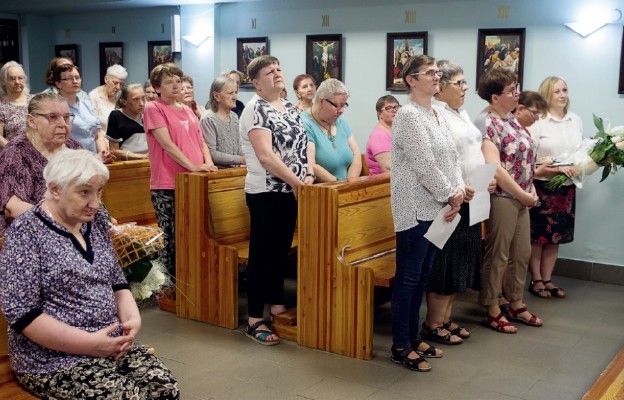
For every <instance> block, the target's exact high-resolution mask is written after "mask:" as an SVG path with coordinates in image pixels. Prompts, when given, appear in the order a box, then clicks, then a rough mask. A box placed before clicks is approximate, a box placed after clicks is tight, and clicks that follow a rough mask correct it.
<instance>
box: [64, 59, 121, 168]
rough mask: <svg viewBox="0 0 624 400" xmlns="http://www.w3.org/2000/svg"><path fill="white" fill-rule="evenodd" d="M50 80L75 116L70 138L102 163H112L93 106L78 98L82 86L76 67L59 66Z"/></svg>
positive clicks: (106, 142) (68, 65)
mask: <svg viewBox="0 0 624 400" xmlns="http://www.w3.org/2000/svg"><path fill="white" fill-rule="evenodd" d="M52 79H53V80H54V85H55V86H56V89H57V90H58V92H59V94H60V95H61V96H62V97H63V98H64V99H65V100H66V101H67V105H68V106H69V110H70V111H71V113H72V114H74V115H75V117H74V120H73V122H72V126H71V137H72V138H73V139H75V140H76V141H77V142H78V143H80V144H81V145H82V147H83V148H84V149H85V150H89V151H90V152H92V153H96V154H98V156H99V157H100V158H101V159H102V161H104V162H112V161H114V160H115V156H114V155H112V154H111V153H110V151H109V150H108V141H107V140H106V138H105V137H104V132H102V129H101V126H100V121H99V119H98V116H97V114H96V113H95V110H94V109H93V106H92V105H91V103H90V102H88V101H85V100H83V99H81V98H80V97H79V96H78V93H79V92H80V87H81V85H82V78H81V77H80V70H79V69H78V67H76V66H75V65H71V64H63V65H59V66H58V67H56V68H54V72H53V73H52Z"/></svg>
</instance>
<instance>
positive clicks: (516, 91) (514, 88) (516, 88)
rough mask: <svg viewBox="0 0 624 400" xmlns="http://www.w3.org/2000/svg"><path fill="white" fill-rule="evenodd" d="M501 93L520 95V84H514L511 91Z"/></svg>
mask: <svg viewBox="0 0 624 400" xmlns="http://www.w3.org/2000/svg"><path fill="white" fill-rule="evenodd" d="M500 94H510V95H512V96H513V97H516V96H519V95H520V84H519V83H516V86H514V87H513V89H511V92H501V93H500Z"/></svg>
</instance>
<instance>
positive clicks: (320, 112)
mask: <svg viewBox="0 0 624 400" xmlns="http://www.w3.org/2000/svg"><path fill="white" fill-rule="evenodd" d="M348 98H349V90H347V87H346V86H345V85H344V83H342V82H340V81H339V80H338V79H333V78H331V79H327V80H324V81H323V82H322V83H321V84H320V85H319V87H318V89H317V90H316V94H315V95H314V100H312V107H310V108H309V109H307V110H306V111H304V112H303V113H301V120H302V121H303V126H304V128H305V130H306V133H307V134H308V138H309V139H310V143H309V144H308V146H309V147H308V149H309V153H310V157H311V158H312V159H313V160H314V162H315V165H314V175H316V177H315V180H316V182H334V181H341V180H344V179H347V178H354V177H358V176H360V173H361V172H362V157H361V155H360V149H359V147H358V145H357V142H356V141H355V137H354V136H353V134H352V133H351V127H350V126H349V124H347V121H345V120H344V119H343V118H342V117H341V115H342V113H343V112H344V110H345V108H347V107H349V103H347V99H348Z"/></svg>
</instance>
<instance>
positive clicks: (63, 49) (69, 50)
mask: <svg viewBox="0 0 624 400" xmlns="http://www.w3.org/2000/svg"><path fill="white" fill-rule="evenodd" d="M54 55H55V56H56V57H63V58H67V59H69V60H72V62H73V63H74V65H75V66H77V67H78V68H80V66H79V65H78V45H77V44H57V45H56V46H54Z"/></svg>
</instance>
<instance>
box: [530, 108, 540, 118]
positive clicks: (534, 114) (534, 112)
mask: <svg viewBox="0 0 624 400" xmlns="http://www.w3.org/2000/svg"><path fill="white" fill-rule="evenodd" d="M526 109H527V110H529V111H530V112H531V113H533V116H534V117H535V118H539V117H541V116H542V112H541V111H539V110H531V109H530V108H529V107H526Z"/></svg>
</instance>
